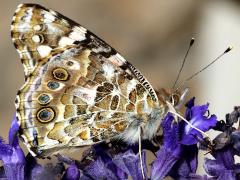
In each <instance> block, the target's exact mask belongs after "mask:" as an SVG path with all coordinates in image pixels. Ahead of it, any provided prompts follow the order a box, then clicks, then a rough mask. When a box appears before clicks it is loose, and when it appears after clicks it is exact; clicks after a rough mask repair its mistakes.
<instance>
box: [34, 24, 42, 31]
mask: <svg viewBox="0 0 240 180" xmlns="http://www.w3.org/2000/svg"><path fill="white" fill-rule="evenodd" d="M33 30H34V31H40V30H41V26H40V25H38V24H37V25H35V26H33Z"/></svg>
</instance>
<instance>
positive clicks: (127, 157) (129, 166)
mask: <svg viewBox="0 0 240 180" xmlns="http://www.w3.org/2000/svg"><path fill="white" fill-rule="evenodd" d="M142 160H143V169H144V176H145V177H147V166H146V152H145V151H143V152H142ZM113 163H114V164H115V165H116V166H117V167H118V168H119V169H121V170H122V171H123V172H124V173H126V174H127V175H129V176H130V177H131V178H132V179H133V180H140V179H143V176H142V171H141V166H140V158H139V154H135V153H133V151H132V150H128V151H126V152H125V153H120V154H118V155H116V156H115V157H114V158H113Z"/></svg>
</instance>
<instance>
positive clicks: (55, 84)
mask: <svg viewBox="0 0 240 180" xmlns="http://www.w3.org/2000/svg"><path fill="white" fill-rule="evenodd" d="M47 86H48V88H49V89H51V90H56V89H58V88H59V87H60V84H59V83H58V82H55V81H50V82H48V84H47Z"/></svg>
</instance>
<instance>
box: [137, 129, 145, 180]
mask: <svg viewBox="0 0 240 180" xmlns="http://www.w3.org/2000/svg"><path fill="white" fill-rule="evenodd" d="M138 131H139V139H138V153H139V159H140V166H141V172H142V177H143V179H145V175H144V169H143V160H142V126H139V128H138Z"/></svg>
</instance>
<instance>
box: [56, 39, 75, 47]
mask: <svg viewBox="0 0 240 180" xmlns="http://www.w3.org/2000/svg"><path fill="white" fill-rule="evenodd" d="M73 42H74V40H73V39H70V38H68V37H62V38H61V39H60V41H59V43H58V45H59V46H66V45H72V44H73Z"/></svg>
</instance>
